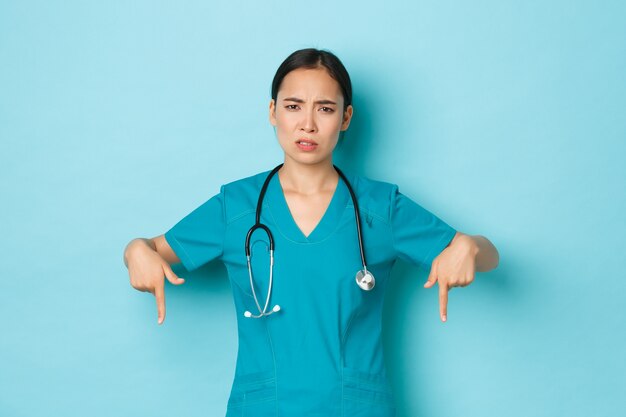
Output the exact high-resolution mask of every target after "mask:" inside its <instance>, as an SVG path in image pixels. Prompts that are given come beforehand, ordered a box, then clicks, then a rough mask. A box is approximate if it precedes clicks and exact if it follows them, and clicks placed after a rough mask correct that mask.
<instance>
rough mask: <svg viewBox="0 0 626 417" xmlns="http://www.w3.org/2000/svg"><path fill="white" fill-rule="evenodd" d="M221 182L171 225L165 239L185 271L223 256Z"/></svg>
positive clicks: (223, 220) (223, 228) (223, 217)
mask: <svg viewBox="0 0 626 417" xmlns="http://www.w3.org/2000/svg"><path fill="white" fill-rule="evenodd" d="M224 213H225V211H224V186H222V187H221V188H220V192H219V193H218V194H216V195H214V196H213V197H211V198H210V199H208V200H207V201H205V202H204V203H203V204H202V205H200V206H199V207H197V208H196V209H195V210H193V211H192V212H191V213H189V214H188V215H187V216H185V217H184V218H183V219H181V220H180V221H179V222H178V223H176V224H175V225H174V226H173V227H172V228H171V229H169V230H168V231H167V232H165V240H167V243H169V245H170V247H171V248H172V250H173V251H174V252H175V253H176V255H177V256H178V258H179V259H180V260H181V262H182V263H183V265H184V267H185V268H186V269H187V270H188V271H192V270H194V269H197V268H200V267H201V266H202V265H204V264H206V263H207V262H209V261H212V260H213V259H216V258H218V257H221V256H222V250H223V242H224V233H225V231H226V220H225V217H226V216H225V214H224Z"/></svg>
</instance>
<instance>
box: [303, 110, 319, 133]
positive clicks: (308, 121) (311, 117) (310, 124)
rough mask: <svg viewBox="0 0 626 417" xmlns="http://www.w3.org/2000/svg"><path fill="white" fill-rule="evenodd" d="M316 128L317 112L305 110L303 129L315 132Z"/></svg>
mask: <svg viewBox="0 0 626 417" xmlns="http://www.w3.org/2000/svg"><path fill="white" fill-rule="evenodd" d="M316 128H317V126H316V123H315V114H314V113H313V111H312V110H311V111H306V112H303V120H302V129H304V130H305V131H307V132H314V131H315V130H316Z"/></svg>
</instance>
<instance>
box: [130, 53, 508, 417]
mask: <svg viewBox="0 0 626 417" xmlns="http://www.w3.org/2000/svg"><path fill="white" fill-rule="evenodd" d="M351 101H352V89H351V84H350V77H349V76H348V73H347V71H346V69H345V68H344V66H343V65H342V63H341V62H340V60H339V59H338V58H337V57H336V56H335V55H333V54H332V53H330V52H328V51H322V50H317V49H312V48H309V49H303V50H299V51H295V52H294V53H292V54H291V55H290V56H289V57H287V59H286V60H285V61H284V62H283V63H282V64H281V66H280V67H279V68H278V70H277V72H276V75H275V77H274V80H273V83H272V98H271V100H270V105H269V119H270V123H271V124H272V125H273V126H274V127H275V129H276V135H277V137H278V141H279V143H280V146H281V147H282V149H283V150H284V162H283V164H281V165H279V166H278V167H276V168H275V169H274V170H272V171H271V172H270V171H265V172H261V173H258V174H256V175H253V176H250V177H247V178H243V179H241V180H238V181H234V182H231V183H228V184H225V185H222V187H221V189H220V192H219V193H218V194H216V195H214V196H213V197H211V198H210V199H209V200H207V201H206V202H205V203H204V204H202V205H201V206H200V207H198V208H197V209H195V210H194V211H193V212H191V213H190V214H189V215H187V216H186V217H185V218H183V219H182V220H180V221H179V222H178V223H177V224H176V225H174V226H173V227H172V228H171V229H170V230H169V231H167V232H166V233H165V234H164V235H161V236H157V237H155V238H153V239H135V240H133V241H131V242H130V243H129V245H128V246H127V248H126V251H125V262H126V265H127V267H128V270H129V275H130V280H131V284H132V286H133V287H134V288H136V289H138V290H140V291H150V292H152V293H153V294H154V295H155V297H156V300H157V307H158V316H159V319H158V322H159V323H162V322H163V319H164V318H165V301H164V276H165V277H167V279H168V280H169V281H170V282H171V283H172V284H175V285H178V284H182V283H183V282H184V280H183V279H182V278H179V277H177V276H176V275H175V274H174V273H173V272H172V269H171V267H170V264H174V263H178V262H182V263H183V265H184V266H185V267H186V268H187V269H188V270H193V269H196V268H198V267H200V266H201V265H204V264H205V263H207V262H209V261H211V260H213V259H220V260H221V261H222V262H224V264H225V265H226V267H227V270H228V275H229V279H230V281H231V287H232V291H233V297H234V301H235V308H236V310H237V321H238V330H239V332H238V335H239V351H238V356H237V366H236V371H235V378H234V380H233V384H232V389H231V393H230V398H229V400H228V406H227V416H229V417H230V416H237V415H255V416H277V415H281V416H296V415H298V416H300V415H308V416H314V415H315V416H318V415H319V416H344V415H345V416H352V415H359V416H376V417H381V416H393V415H394V414H395V405H394V401H393V394H392V392H391V389H390V386H389V383H388V380H387V376H386V372H385V366H384V362H383V352H382V342H381V314H382V307H383V297H384V291H385V287H386V285H387V283H388V279H389V273H390V270H391V267H392V266H393V264H394V262H395V260H396V259H397V258H402V259H405V260H407V261H409V262H412V263H414V264H416V265H422V266H424V267H426V268H431V270H430V275H429V277H428V281H427V282H426V283H425V284H424V286H425V287H426V288H430V287H432V286H433V285H434V284H435V282H437V283H438V285H439V297H440V317H441V320H442V321H446V310H447V294H448V291H449V290H450V289H451V288H453V287H456V286H465V285H468V284H469V283H471V282H472V280H473V279H474V273H475V271H487V270H490V269H493V268H495V267H496V265H497V263H498V253H497V251H496V249H495V247H494V246H493V245H492V244H491V243H490V242H489V241H488V240H487V239H485V238H484V237H481V236H469V235H466V234H463V233H460V232H457V231H456V230H455V229H453V228H452V227H450V226H449V225H448V224H446V223H445V222H443V221H442V220H441V219H439V218H438V217H436V216H435V215H433V214H432V213H430V212H428V211H427V210H425V209H424V208H422V207H421V206H419V205H418V204H417V203H415V202H413V201H412V200H410V199H409V198H407V197H406V196H404V195H403V194H401V193H400V192H399V191H398V187H397V186H396V185H394V184H390V183H385V182H381V181H375V180H371V179H368V178H366V177H363V176H359V175H355V174H353V173H347V172H346V173H343V172H342V171H340V170H339V169H338V168H336V167H335V166H334V165H333V162H332V152H333V149H334V148H335V146H336V145H337V142H338V140H339V135H340V132H342V131H345V130H346V129H347V128H348V126H349V125H350V120H351V118H352V112H353V108H352V104H351ZM349 186H351V188H352V190H351V189H350V188H349ZM261 194H262V195H261ZM353 195H354V197H353ZM260 197H261V198H260ZM354 199H356V200H354ZM259 200H261V201H260V207H257V206H258V205H259ZM355 202H356V204H355ZM355 206H356V207H355ZM355 208H356V209H358V210H355ZM258 223H260V224H261V226H258V225H257V224H258ZM253 225H257V226H256V228H252V229H251V227H252V226H253ZM266 228H267V229H266ZM269 234H271V235H272V239H271V241H272V244H271V243H270V238H269ZM359 235H362V240H361V241H362V245H363V250H361V246H360V244H359ZM246 241H248V242H247V243H248V244H247V245H246V246H247V247H249V250H248V249H247V248H246V250H245V251H244V242H246ZM272 247H273V249H272ZM274 250H275V253H274ZM248 254H249V255H250V258H248V256H247V255H248ZM271 258H273V259H271ZM355 281H356V282H355ZM278 303H280V304H278Z"/></svg>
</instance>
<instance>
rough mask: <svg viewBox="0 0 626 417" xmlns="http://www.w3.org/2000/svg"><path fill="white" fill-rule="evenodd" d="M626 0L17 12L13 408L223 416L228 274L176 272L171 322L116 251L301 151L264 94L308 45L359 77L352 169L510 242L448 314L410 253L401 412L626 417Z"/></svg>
mask: <svg viewBox="0 0 626 417" xmlns="http://www.w3.org/2000/svg"><path fill="white" fill-rule="evenodd" d="M296 3H297V4H296ZM625 12H626V7H625V6H624V3H623V2H620V1H601V2H598V1H591V0H589V1H548V2H546V1H524V2H511V1H497V0H492V1H464V2H458V1H454V2H453V1H411V2H409V1H406V2H385V3H383V2H382V1H381V2H375V3H369V4H368V3H367V2H360V1H350V2H347V1H341V2H337V1H317V2H292V1H263V2H252V1H250V2H242V1H228V2H226V1H222V2H216V1H210V2H209V1H206V2H201V1H195V2H164V1H162V2H154V1H134V2H126V1H117V2H84V1H80V2H78V1H72V2H70V1H64V2H50V1H39V2H32V1H3V2H2V3H0V140H1V145H2V146H1V148H0V149H1V151H0V172H1V176H0V192H1V198H2V204H0V215H1V216H0V218H1V219H2V220H1V223H0V224H1V231H2V243H1V245H2V247H1V253H2V267H3V269H2V275H3V276H2V279H1V280H0V415H2V416H48V415H59V416H61V415H62V416H65V417H70V416H81V417H83V416H93V417H98V416H131V415H132V416H154V417H157V416H171V415H176V416H190V417H191V416H220V415H223V414H224V412H225V407H226V401H227V398H228V393H229V389H230V383H231V381H232V377H233V372H234V366H235V358H236V347H237V334H236V322H235V320H236V317H235V311H234V305H233V303H232V300H231V298H230V288H229V284H228V280H227V277H226V273H225V269H224V267H223V266H222V265H221V264H218V263H211V264H209V265H207V266H205V267H203V268H201V269H200V270H199V271H196V272H194V273H187V272H186V271H184V270H181V269H180V268H178V269H177V271H178V272H179V273H180V275H181V276H183V277H185V278H186V279H187V282H186V283H185V284H184V285H183V286H180V287H175V286H173V285H170V284H169V283H168V284H167V287H166V302H167V317H166V320H165V323H164V324H163V325H162V326H158V325H157V323H156V319H157V312H156V303H155V301H154V298H153V296H152V295H151V294H148V293H141V292H138V291H135V290H134V289H132V288H131V287H130V285H129V279H128V273H127V270H126V268H125V267H124V264H123V261H122V252H123V249H124V247H125V245H126V244H127V243H128V241H130V240H131V239H132V238H135V237H153V236H156V235H158V234H161V233H164V232H165V231H166V230H167V229H168V228H169V227H171V226H172V225H173V224H174V223H175V222H177V221H178V220H179V219H180V218H182V217H183V216H184V215H186V214H187V213H189V212H190V211H191V210H192V209H194V208H195V207H197V206H198V205H200V204H201V203H202V202H204V201H205V200H206V199H207V198H208V197H210V196H211V195H213V194H215V193H216V192H217V191H218V190H219V186H220V185H221V184H223V183H226V182H230V181H232V180H235V179H238V178H241V177H244V176H248V175H252V174H254V173H257V172H259V171H262V170H267V169H270V168H271V167H273V166H275V165H276V164H277V163H279V162H281V158H282V152H281V149H280V147H279V146H278V144H277V141H276V139H275V136H274V132H273V129H272V127H271V125H270V124H269V121H268V114H267V108H268V103H269V99H270V97H269V95H270V83H271V79H272V77H273V75H274V72H275V70H276V68H277V67H278V65H279V64H280V62H282V60H283V59H284V58H285V57H286V56H287V55H288V54H289V53H291V52H292V51H293V50H296V49H299V48H303V47H309V46H313V47H319V48H326V49H330V50H331V51H333V52H334V53H336V54H337V55H338V56H339V57H340V58H341V59H342V61H343V62H344V64H345V65H346V66H347V68H348V70H349V72H350V74H351V77H352V80H353V86H354V106H355V113H354V118H353V123H352V125H351V127H350V130H349V131H348V133H347V135H346V143H345V146H343V147H342V148H341V149H339V150H338V152H337V159H336V162H337V163H338V165H339V166H341V167H344V168H345V169H352V170H354V171H356V172H359V173H361V174H365V175H367V176H369V177H371V178H376V179H380V180H385V181H390V182H394V183H397V184H398V185H399V186H400V190H401V191H403V192H404V193H405V194H407V195H408V196H410V197H411V198H413V199H414V200H415V201H418V202H419V203H420V204H422V205H423V206H424V207H426V208H427V209H429V210H430V211H432V212H433V213H435V214H437V215H438V216H440V217H441V218H443V219H444V220H445V221H447V222H448V223H449V224H451V225H452V226H453V227H455V228H457V229H458V230H460V231H463V232H465V233H469V234H481V235H484V236H486V237H488V238H489V239H490V240H491V241H492V242H493V243H494V244H495V245H496V246H497V248H498V249H499V252H500V257H501V261H500V265H499V267H498V268H497V269H496V270H495V271H492V272H489V273H478V274H477V276H476V280H475V282H474V283H473V284H472V285H470V286H469V287H466V288H457V289H454V290H453V291H452V292H451V293H450V301H449V321H448V322H447V323H445V324H442V323H441V322H440V321H439V318H438V298H437V289H436V288H432V289H424V288H423V287H422V284H423V282H424V281H425V280H426V277H427V274H426V271H423V270H419V269H417V268H416V267H413V266H412V265H408V264H404V263H400V262H399V263H398V264H397V265H396V267H395V269H394V277H395V281H394V284H393V285H392V287H391V289H390V292H389V293H388V297H387V304H386V307H385V317H384V320H385V327H384V336H385V341H384V343H385V349H386V355H387V356H386V360H387V364H388V370H389V375H390V378H391V382H392V386H393V387H394V389H395V391H396V396H397V400H398V408H399V413H398V415H399V416H429V417H447V416H450V417H451V416H464V417H473V416H477V417H478V416H480V417H490V416H509V417H517V416H519V417H522V416H524V417H525V416H550V417H553V416H568V417H575V416H585V417H587V416H591V415H593V416H616V415H619V414H621V415H624V413H625V412H626V407H625V406H624V394H625V393H626V392H625V386H626V377H625V375H626V359H625V354H624V352H625V351H626V349H625V347H626V346H625V345H626V343H625V336H624V334H625V332H624V330H625V324H626V320H625V319H626V313H625V307H624V294H625V290H626V276H625V273H624V271H625V270H626V254H625V253H626V251H625V250H624V236H625V233H626V220H625V217H626V216H625V215H624V213H625V212H626V197H625V192H624V190H625V189H626V184H625V183H626V180H625V179H626V168H625V164H624V155H626V141H625V140H626V117H625V115H626V111H625V110H626V98H625V97H626V83H625V77H624V74H626V26H625V25H624V21H625V15H626V13H625ZM355 244H356V242H355ZM242 247H243V242H242Z"/></svg>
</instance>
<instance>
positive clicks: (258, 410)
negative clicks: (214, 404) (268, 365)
mask: <svg viewBox="0 0 626 417" xmlns="http://www.w3.org/2000/svg"><path fill="white" fill-rule="evenodd" d="M276 415H277V404H276V377H275V375H274V371H269V372H257V373H254V374H246V375H241V376H237V377H236V378H235V381H234V383H233V387H232V389H231V393H230V398H229V399H228V406H227V410H226V417H250V416H255V417H256V416H258V417H270V416H272V417H275V416H276Z"/></svg>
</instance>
